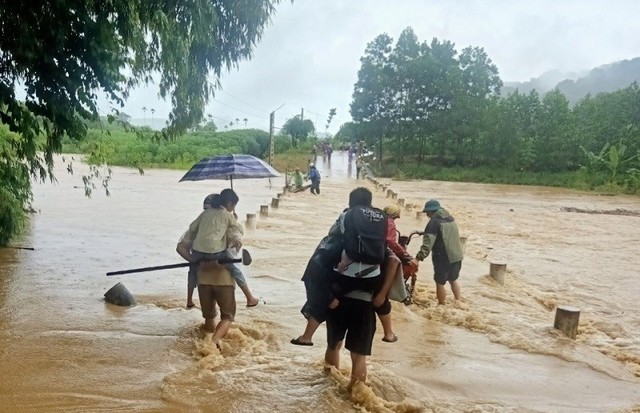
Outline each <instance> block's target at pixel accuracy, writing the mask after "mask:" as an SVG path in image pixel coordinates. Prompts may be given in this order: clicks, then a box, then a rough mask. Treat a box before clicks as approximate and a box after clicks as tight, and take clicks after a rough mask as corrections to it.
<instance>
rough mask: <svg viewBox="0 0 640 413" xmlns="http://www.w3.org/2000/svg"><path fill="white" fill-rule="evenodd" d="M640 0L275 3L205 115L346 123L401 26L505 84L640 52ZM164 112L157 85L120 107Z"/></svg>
mask: <svg viewBox="0 0 640 413" xmlns="http://www.w3.org/2000/svg"><path fill="white" fill-rule="evenodd" d="M639 16H640V1H638V0H608V1H604V0H535V1H532V0H526V1H525V0H465V1H462V0H439V1H436V0H294V2H293V4H291V3H290V2H289V1H285V2H283V3H282V4H280V5H279V6H278V8H277V12H276V14H275V15H274V16H273V18H272V22H271V24H270V25H269V26H268V27H267V28H266V30H265V34H264V36H263V39H262V41H261V42H260V43H259V44H258V45H257V47H256V48H255V51H254V56H253V58H252V59H251V60H250V61H244V62H241V63H240V68H239V69H238V70H232V71H231V72H230V73H227V74H225V75H224V76H223V77H222V79H221V82H222V87H223V91H219V92H217V93H216V97H215V100H214V101H212V102H211V104H210V105H209V108H208V110H207V113H211V114H212V115H213V116H215V119H214V120H215V122H216V124H217V125H218V127H219V128H223V127H224V125H225V124H227V123H228V122H230V121H233V122H234V123H235V119H236V118H238V119H240V120H241V124H242V125H244V122H242V120H243V119H244V118H247V120H248V122H247V126H248V127H256V128H261V129H265V130H268V126H269V112H271V111H272V110H275V109H276V108H278V107H279V106H280V105H282V104H285V105H284V107H282V108H281V109H280V110H278V111H277V112H276V126H282V124H283V123H284V122H285V121H286V119H288V118H290V117H293V116H294V115H296V114H299V113H300V110H301V108H304V109H305V118H309V119H311V120H312V121H313V122H314V124H315V125H316V130H318V131H320V132H324V130H325V123H326V119H327V116H328V113H329V109H330V108H332V107H335V108H336V109H337V115H336V117H335V118H334V120H333V122H332V124H331V126H330V128H329V132H331V133H335V132H337V130H338V128H339V126H340V125H341V124H342V123H344V122H348V121H350V120H351V117H350V115H349V104H350V102H351V94H352V92H353V85H354V83H355V81H356V79H357V72H358V69H359V68H360V58H361V57H362V55H363V54H364V50H365V47H366V44H367V43H368V42H370V41H372V40H373V39H374V38H375V37H376V36H377V35H379V34H382V33H387V34H388V35H389V36H391V37H392V38H393V39H394V41H395V40H397V38H398V36H399V35H400V33H401V32H402V30H403V29H405V28H406V27H408V26H411V27H412V28H413V30H414V31H415V32H416V34H417V36H418V39H419V40H420V41H425V40H431V39H432V38H434V37H437V38H438V39H440V40H450V41H452V42H454V43H455V45H456V49H457V50H458V51H460V50H461V49H463V48H464V47H467V46H479V47H483V48H484V49H485V51H486V52H487V54H488V55H489V57H490V58H491V59H492V60H493V62H494V63H495V64H496V66H497V67H498V69H499V71H500V77H501V78H502V79H503V80H504V81H526V80H529V79H530V78H532V77H537V76H540V75H541V74H543V73H544V72H546V71H548V70H552V69H559V70H561V71H567V72H570V71H582V70H585V69H591V68H593V67H596V66H599V65H602V64H607V63H611V62H614V61H617V60H623V59H630V58H634V57H640V23H639V20H638V18H639ZM143 106H146V107H147V108H151V107H153V108H154V109H155V110H156V113H155V115H154V117H155V118H156V120H157V119H160V118H166V117H167V115H168V113H169V110H170V104H169V103H167V102H163V101H161V100H159V99H158V97H157V91H156V89H155V88H145V89H141V90H137V91H134V92H133V93H132V95H131V97H130V99H129V101H128V103H127V104H126V106H125V108H124V111H125V112H126V113H128V114H130V115H132V116H133V117H134V118H143V116H144V117H146V118H147V120H149V119H150V117H151V115H150V114H149V113H147V114H146V115H144V114H143V112H142V107H143Z"/></svg>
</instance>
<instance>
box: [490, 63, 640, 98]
mask: <svg viewBox="0 0 640 413" xmlns="http://www.w3.org/2000/svg"><path fill="white" fill-rule="evenodd" d="M633 82H640V57H636V58H634V59H631V60H622V61H619V62H615V63H610V64H608V65H603V66H599V67H596V68H595V69H592V70H590V71H588V72H585V73H582V74H579V73H562V72H559V71H550V72H547V73H545V74H543V75H542V76H540V77H538V78H534V79H531V80H530V81H528V82H505V84H504V87H503V88H502V95H503V96H507V95H508V94H509V93H511V92H513V91H515V90H516V89H518V90H519V91H520V92H521V93H528V92H529V91H531V90H533V89H536V90H537V91H538V93H540V94H544V93H546V92H548V91H549V90H552V89H555V88H556V87H557V88H558V89H559V90H560V91H561V92H562V93H563V94H564V95H565V96H566V97H567V99H568V100H569V102H571V103H572V104H575V103H577V102H578V101H579V100H580V99H581V98H583V97H585V96H586V95H587V94H588V93H591V94H592V95H595V94H598V93H601V92H615V91H616V90H618V89H624V88H626V87H627V86H629V85H630V84H631V83H633Z"/></svg>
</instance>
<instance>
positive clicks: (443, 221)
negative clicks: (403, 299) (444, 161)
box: [414, 199, 462, 305]
mask: <svg viewBox="0 0 640 413" xmlns="http://www.w3.org/2000/svg"><path fill="white" fill-rule="evenodd" d="M423 211H424V212H426V213H427V216H428V217H429V222H428V223H427V226H426V228H425V229H424V238H423V241H422V246H421V247H420V251H418V253H417V254H416V258H415V260H414V262H415V263H416V264H418V261H422V260H424V259H425V258H427V257H428V256H429V254H431V260H432V262H433V273H434V274H433V280H434V281H435V282H436V295H437V297H438V304H440V305H444V303H445V298H446V296H447V291H446V290H445V288H444V286H445V284H446V283H447V282H449V285H450V286H451V292H452V293H453V296H454V297H455V299H456V300H460V284H459V283H458V277H459V276H460V268H462V244H461V243H460V233H459V232H458V225H457V224H456V222H455V219H454V218H453V217H452V216H451V215H450V214H449V213H448V212H447V210H446V209H444V208H442V206H440V202H438V201H437V200H435V199H430V200H429V201H427V203H426V204H425V205H424V210H423Z"/></svg>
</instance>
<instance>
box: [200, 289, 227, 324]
mask: <svg viewBox="0 0 640 413" xmlns="http://www.w3.org/2000/svg"><path fill="white" fill-rule="evenodd" d="M198 297H199V298H200V308H201V309H202V317H203V318H215V317H216V315H217V313H216V304H217V305H218V307H220V319H221V320H228V321H233V320H234V318H235V316H236V296H235V287H234V286H233V285H208V284H200V285H199V286H198Z"/></svg>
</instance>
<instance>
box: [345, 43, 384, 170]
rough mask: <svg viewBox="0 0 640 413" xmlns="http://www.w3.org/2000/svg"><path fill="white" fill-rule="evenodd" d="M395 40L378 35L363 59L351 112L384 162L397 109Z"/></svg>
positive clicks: (380, 159) (368, 142)
mask: <svg viewBox="0 0 640 413" xmlns="http://www.w3.org/2000/svg"><path fill="white" fill-rule="evenodd" d="M392 42H393V39H391V37H389V36H388V35H387V34H382V35H379V36H377V37H376V38H375V39H374V40H373V41H372V42H370V43H369V44H367V47H366V49H365V54H364V56H363V57H362V58H361V59H360V62H361V67H360V70H358V80H357V82H356V84H355V86H354V91H353V100H352V101H351V105H350V109H349V111H350V113H351V117H352V118H353V120H354V122H356V123H358V124H359V129H360V130H361V131H362V132H363V135H364V136H365V137H366V138H365V141H366V143H367V144H368V145H373V146H374V147H376V146H377V149H378V151H377V152H378V160H379V162H382V155H383V154H382V140H383V138H384V136H385V132H386V131H387V130H389V129H390V125H391V119H392V113H393V109H394V106H395V104H394V96H393V92H394V89H393V79H394V70H393V67H392V66H391V64H390V54H391V44H392Z"/></svg>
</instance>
